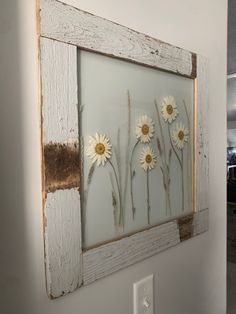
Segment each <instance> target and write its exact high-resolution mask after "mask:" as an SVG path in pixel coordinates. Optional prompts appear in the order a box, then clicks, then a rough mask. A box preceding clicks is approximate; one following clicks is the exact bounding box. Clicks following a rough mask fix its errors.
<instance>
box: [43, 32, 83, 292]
mask: <svg viewBox="0 0 236 314" xmlns="http://www.w3.org/2000/svg"><path fill="white" fill-rule="evenodd" d="M40 44H41V45H40V48H41V79H42V84H41V87H42V142H43V143H42V144H43V147H42V148H43V167H42V169H43V179H44V185H43V186H44V198H45V200H44V242H45V265H46V277H47V291H48V295H49V296H50V297H51V298H56V297H59V296H61V295H64V294H67V293H69V292H72V291H73V290H75V289H76V288H77V287H78V286H80V285H81V282H82V275H81V272H82V263H81V259H82V256H81V254H82V249H81V216H80V196H79V191H78V188H79V143H78V138H79V131H78V130H79V127H78V118H79V117H78V108H77V104H78V88H77V85H78V84H77V49H76V47H75V46H70V45H68V44H64V43H60V42H57V41H54V40H50V39H45V38H41V41H40ZM73 187H76V188H73ZM62 189H63V190H62ZM52 192H54V193H52Z"/></svg>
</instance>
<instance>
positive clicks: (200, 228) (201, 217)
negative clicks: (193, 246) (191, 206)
mask: <svg viewBox="0 0 236 314" xmlns="http://www.w3.org/2000/svg"><path fill="white" fill-rule="evenodd" d="M208 227H209V210H208V208H207V209H204V210H201V211H198V212H196V213H194V217H193V234H192V236H193V237H194V236H196V235H198V234H201V233H203V232H206V231H207V230H208Z"/></svg>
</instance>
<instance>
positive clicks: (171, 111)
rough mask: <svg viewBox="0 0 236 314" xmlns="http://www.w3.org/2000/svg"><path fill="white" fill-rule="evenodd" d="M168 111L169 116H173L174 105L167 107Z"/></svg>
mask: <svg viewBox="0 0 236 314" xmlns="http://www.w3.org/2000/svg"><path fill="white" fill-rule="evenodd" d="M166 111H167V113H168V114H172V113H173V111H174V109H173V107H172V105H167V107H166Z"/></svg>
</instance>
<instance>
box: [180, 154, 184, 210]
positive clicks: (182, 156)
mask: <svg viewBox="0 0 236 314" xmlns="http://www.w3.org/2000/svg"><path fill="white" fill-rule="evenodd" d="M183 160H184V152H183V149H182V150H181V162H182V167H181V173H182V211H184V169H183Z"/></svg>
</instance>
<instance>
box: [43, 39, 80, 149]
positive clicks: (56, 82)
mask: <svg viewBox="0 0 236 314" xmlns="http://www.w3.org/2000/svg"><path fill="white" fill-rule="evenodd" d="M41 77H42V99H43V102H42V118H43V143H44V144H49V143H64V142H65V143H68V142H74V141H76V140H77V141H78V134H79V133H78V132H79V131H78V84H77V49H76V47H75V46H71V45H68V44H64V43H60V42H57V41H55V40H50V39H46V38H41Z"/></svg>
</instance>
